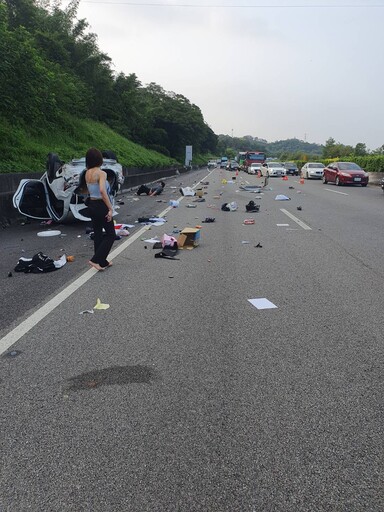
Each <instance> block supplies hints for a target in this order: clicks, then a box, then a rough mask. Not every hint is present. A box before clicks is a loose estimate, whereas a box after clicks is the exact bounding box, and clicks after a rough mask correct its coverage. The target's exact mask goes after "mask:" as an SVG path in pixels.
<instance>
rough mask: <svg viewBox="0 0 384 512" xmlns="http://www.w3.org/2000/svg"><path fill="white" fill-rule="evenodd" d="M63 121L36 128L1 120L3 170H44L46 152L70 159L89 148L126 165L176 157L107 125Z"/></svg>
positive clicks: (162, 163) (71, 119)
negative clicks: (112, 155)
mask: <svg viewBox="0 0 384 512" xmlns="http://www.w3.org/2000/svg"><path fill="white" fill-rule="evenodd" d="M62 121H63V122H62V123H61V124H58V125H57V126H51V127H43V128H38V129H35V127H30V128H28V127H25V126H22V125H18V126H17V125H11V124H10V123H9V122H8V121H6V120H4V119H0V173H7V172H40V173H41V172H42V171H44V170H45V162H46V159H47V154H48V153H50V152H53V153H57V154H58V155H59V157H60V158H61V159H62V160H64V161H68V160H69V159H71V158H79V157H81V156H84V155H85V152H86V150H87V149H88V148H89V147H97V148H99V149H101V150H105V149H108V150H112V151H114V152H115V153H116V155H117V157H118V159H119V161H120V162H121V164H122V165H123V166H126V167H139V168H140V167H141V168H144V167H145V168H148V167H149V168H159V167H165V166H170V165H175V164H176V163H177V162H176V160H174V159H172V158H169V157H167V156H165V155H162V154H161V153H157V152H156V151H151V150H147V149H145V148H143V147H142V146H139V145H138V144H135V143H133V142H131V141H129V140H128V139H125V138H124V137H122V136H121V135H119V134H117V133H116V132H114V131H113V130H111V129H110V128H108V127H107V126H106V125H104V124H101V123H98V122H96V121H91V120H80V119H77V118H76V117H67V118H66V119H65V120H64V119H63V120H62Z"/></svg>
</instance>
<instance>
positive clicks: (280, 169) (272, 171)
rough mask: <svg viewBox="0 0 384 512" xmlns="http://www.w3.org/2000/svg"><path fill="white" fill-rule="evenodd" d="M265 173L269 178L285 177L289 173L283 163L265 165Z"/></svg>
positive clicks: (267, 163)
mask: <svg viewBox="0 0 384 512" xmlns="http://www.w3.org/2000/svg"><path fill="white" fill-rule="evenodd" d="M263 171H264V172H268V176H285V175H286V172H287V170H286V168H285V167H284V165H283V164H282V163H281V162H266V163H265V164H263Z"/></svg>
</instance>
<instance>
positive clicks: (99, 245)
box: [88, 199, 116, 267]
mask: <svg viewBox="0 0 384 512" xmlns="http://www.w3.org/2000/svg"><path fill="white" fill-rule="evenodd" d="M88 210H89V216H90V217H91V219H92V226H93V233H94V238H93V241H94V247H95V254H94V255H93V256H92V258H91V261H93V263H98V264H99V265H100V266H101V267H106V266H108V260H107V256H108V254H109V251H110V250H111V247H112V245H113V242H114V241H115V237H116V234H115V225H114V223H113V220H110V221H109V222H108V221H107V219H106V215H107V213H108V207H107V205H106V204H105V203H104V201H103V200H102V199H90V201H89V203H88ZM103 228H104V230H105V234H104V233H103Z"/></svg>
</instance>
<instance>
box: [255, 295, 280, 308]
mask: <svg viewBox="0 0 384 512" xmlns="http://www.w3.org/2000/svg"><path fill="white" fill-rule="evenodd" d="M248 302H250V303H251V304H252V306H255V308H257V309H273V308H277V306H275V304H273V302H271V301H270V300H268V299H265V298H263V299H248Z"/></svg>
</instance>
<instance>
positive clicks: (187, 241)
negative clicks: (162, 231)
mask: <svg viewBox="0 0 384 512" xmlns="http://www.w3.org/2000/svg"><path fill="white" fill-rule="evenodd" d="M199 243H200V229H198V228H184V229H183V230H182V231H181V232H180V235H179V237H178V239H177V245H178V247H179V249H193V248H194V247H197V246H198V245H199Z"/></svg>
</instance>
